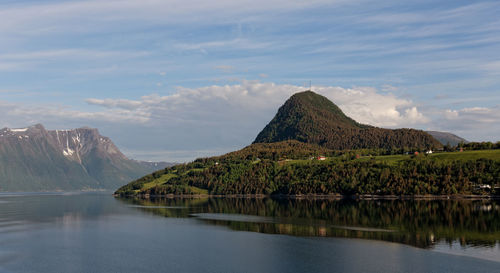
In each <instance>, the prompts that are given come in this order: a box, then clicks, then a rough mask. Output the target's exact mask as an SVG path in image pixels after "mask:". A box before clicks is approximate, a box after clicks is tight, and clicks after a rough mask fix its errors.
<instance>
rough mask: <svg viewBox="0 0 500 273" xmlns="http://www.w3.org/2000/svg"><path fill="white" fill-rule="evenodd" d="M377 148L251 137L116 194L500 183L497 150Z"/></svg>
mask: <svg viewBox="0 0 500 273" xmlns="http://www.w3.org/2000/svg"><path fill="white" fill-rule="evenodd" d="M377 151H378V150H355V151H335V150H330V149H327V148H324V147H321V146H319V145H314V144H306V143H301V142H298V141H285V142H278V143H257V144H252V145H250V146H248V147H246V148H244V149H242V150H239V151H236V152H232V153H228V154H226V155H223V156H218V157H210V158H200V159H197V160H195V161H194V162H192V163H189V164H182V165H177V166H174V167H171V168H167V169H164V170H160V171H157V172H154V173H152V174H150V175H147V176H144V177H142V178H140V179H138V180H136V181H134V182H131V183H129V184H127V185H125V186H123V187H121V188H120V189H118V191H116V194H118V195H125V196H126V195H144V194H146V195H147V194H150V195H167V194H175V195H184V194H215V195H231V194H264V195H270V194H285V195H300V194H328V195H333V194H341V195H351V194H376V195H427V194H432V195H452V194H491V193H494V192H497V193H498V191H499V190H500V189H495V187H498V186H499V185H498V181H500V180H499V178H500V149H496V150H481V151H466V152H463V153H460V152H454V153H449V152H448V153H434V154H430V155H422V154H420V155H418V156H415V155H385V156H382V155H380V156H374V154H375V153H376V152H377ZM318 155H322V156H325V157H326V160H318V159H317V156H318ZM478 185H489V188H483V189H479V188H478Z"/></svg>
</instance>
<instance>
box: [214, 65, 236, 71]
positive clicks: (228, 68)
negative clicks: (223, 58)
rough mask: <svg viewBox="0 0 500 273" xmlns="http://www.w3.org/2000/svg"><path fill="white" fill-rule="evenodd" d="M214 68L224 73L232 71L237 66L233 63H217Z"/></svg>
mask: <svg viewBox="0 0 500 273" xmlns="http://www.w3.org/2000/svg"><path fill="white" fill-rule="evenodd" d="M214 69H216V70H220V71H222V72H224V73H231V72H233V71H235V70H236V67H234V66H232V65H216V66H214Z"/></svg>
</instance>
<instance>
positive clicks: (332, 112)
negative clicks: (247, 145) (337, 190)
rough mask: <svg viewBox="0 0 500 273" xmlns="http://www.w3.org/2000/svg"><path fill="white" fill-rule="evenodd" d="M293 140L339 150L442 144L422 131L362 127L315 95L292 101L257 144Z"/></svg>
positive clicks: (300, 95)
mask: <svg viewBox="0 0 500 273" xmlns="http://www.w3.org/2000/svg"><path fill="white" fill-rule="evenodd" d="M292 139H294V140H298V141H301V142H305V143H314V144H318V145H321V146H324V147H327V148H330V149H337V150H345V149H364V148H384V149H391V148H404V147H406V148H439V147H442V144H441V143H440V142H439V141H437V140H436V139H434V138H433V137H432V136H431V135H429V134H428V133H426V132H424V131H421V130H415V129H396V130H391V129H383V128H377V127H373V126H370V125H364V124H360V123H358V122H356V121H355V120H353V119H351V118H350V117H348V116H346V115H345V114H344V113H343V112H342V110H340V108H339V107H338V106H337V105H335V104H334V103H333V102H331V101H330V100H328V99H327V98H325V97H323V96H321V95H318V94H316V93H314V92H312V91H305V92H300V93H296V94H295V95H293V96H292V97H290V98H289V99H288V100H287V101H286V102H285V104H284V105H283V106H281V107H280V108H279V110H278V113H277V114H276V116H275V117H274V118H273V119H272V120H271V122H269V124H267V126H266V127H265V128H264V129H263V130H262V131H261V132H260V133H259V134H258V135H257V138H256V139H255V141H254V143H272V142H279V141H284V140H292Z"/></svg>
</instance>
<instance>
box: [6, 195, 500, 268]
mask: <svg viewBox="0 0 500 273" xmlns="http://www.w3.org/2000/svg"><path fill="white" fill-rule="evenodd" d="M499 240H500V203H498V202H497V201H341V200H284V199H281V200H273V199H234V198H233V199H231V198H227V199H224V198H214V199H150V200H143V199H116V198H114V197H112V196H110V195H109V194H63V195H51V194H45V195H37V194H27V195H15V196H13V195H0V272H500V247H499V245H500V241H499Z"/></svg>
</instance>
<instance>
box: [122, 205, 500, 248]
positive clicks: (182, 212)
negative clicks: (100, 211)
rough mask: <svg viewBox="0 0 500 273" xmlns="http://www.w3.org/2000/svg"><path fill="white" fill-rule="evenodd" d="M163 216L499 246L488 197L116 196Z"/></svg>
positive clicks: (497, 221) (276, 229)
mask: <svg viewBox="0 0 500 273" xmlns="http://www.w3.org/2000/svg"><path fill="white" fill-rule="evenodd" d="M119 200H121V201H122V202H124V203H126V204H128V205H129V206H132V207H134V208H135V209H138V210H141V211H145V212H148V213H152V214H156V215H161V216H165V217H197V218H198V219H200V220H201V221H204V222H205V223H208V224H212V225H223V226H227V227H229V228H231V229H233V230H240V231H253V232H262V233H270V234H287V235H296V236H327V237H344V238H362V239H372V240H382V241H389V242H397V243H403V244H407V245H412V246H416V247H420V248H434V247H435V246H436V245H437V244H440V245H443V244H449V245H450V247H451V246H452V245H453V246H454V247H456V245H459V246H461V247H463V248H469V247H481V248H495V249H497V248H498V245H499V242H500V203H499V202H498V201H493V200H474V201H472V200H445V201H444V200H432V201H428V200H411V201H408V200H379V201H371V200H302V199H301V200H299V199H271V198H264V199H249V198H206V199H201V198H183V199H179V198H177V199H176V198H151V199H119Z"/></svg>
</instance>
